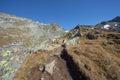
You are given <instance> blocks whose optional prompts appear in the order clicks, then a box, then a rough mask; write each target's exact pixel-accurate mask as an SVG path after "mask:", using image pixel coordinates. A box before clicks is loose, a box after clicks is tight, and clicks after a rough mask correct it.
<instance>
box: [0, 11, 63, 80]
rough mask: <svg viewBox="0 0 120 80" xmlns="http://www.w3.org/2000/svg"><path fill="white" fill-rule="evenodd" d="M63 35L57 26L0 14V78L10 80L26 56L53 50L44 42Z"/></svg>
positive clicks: (61, 29)
mask: <svg viewBox="0 0 120 80" xmlns="http://www.w3.org/2000/svg"><path fill="white" fill-rule="evenodd" d="M64 33H65V30H64V29H63V28H61V27H60V26H59V25H58V24H43V23H39V22H34V21H32V20H30V19H26V18H21V17H16V16H13V15H9V14H5V13H0V76H1V77H0V78H4V80H8V79H10V80H11V78H12V77H13V76H14V74H13V72H15V70H16V69H18V68H19V67H20V65H21V64H22V62H23V61H24V59H25V57H26V56H27V55H28V54H30V53H32V52H34V51H37V50H38V49H52V48H54V46H50V45H48V44H46V42H49V41H51V40H52V39H53V38H56V37H59V36H61V35H63V34H64ZM8 75H9V77H7V78H5V77H6V76H8Z"/></svg>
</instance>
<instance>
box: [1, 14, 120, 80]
mask: <svg viewBox="0 0 120 80" xmlns="http://www.w3.org/2000/svg"><path fill="white" fill-rule="evenodd" d="M117 20H118V18H117ZM114 21H116V19H113V20H112V21H111V20H110V21H108V22H107V24H108V23H111V22H112V23H113V22H114ZM118 21H119V20H118ZM99 25H101V24H98V25H97V26H96V27H95V28H94V26H87V25H77V26H76V27H75V28H74V29H72V30H70V31H68V32H66V33H65V30H63V29H62V28H61V27H60V26H59V25H57V24H43V23H38V22H33V21H32V20H29V19H26V18H20V17H16V16H11V15H8V14H4V13H0V80H120V54H119V53H120V33H119V32H118V31H113V30H104V29H101V28H102V27H103V26H104V25H102V26H99Z"/></svg>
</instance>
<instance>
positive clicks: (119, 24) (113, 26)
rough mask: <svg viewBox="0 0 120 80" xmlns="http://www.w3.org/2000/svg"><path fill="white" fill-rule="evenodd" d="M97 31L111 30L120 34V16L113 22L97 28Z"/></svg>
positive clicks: (100, 24)
mask: <svg viewBox="0 0 120 80" xmlns="http://www.w3.org/2000/svg"><path fill="white" fill-rule="evenodd" d="M95 27H96V28H97V29H103V30H110V31H117V32H120V16H117V17H115V18H113V19H112V20H108V21H103V22H101V23H99V24H97V25H96V26H95Z"/></svg>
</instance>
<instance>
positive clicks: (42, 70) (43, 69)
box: [39, 64, 45, 72]
mask: <svg viewBox="0 0 120 80" xmlns="http://www.w3.org/2000/svg"><path fill="white" fill-rule="evenodd" d="M39 70H40V71H41V72H44V71H45V65H43V64H41V65H40V66H39Z"/></svg>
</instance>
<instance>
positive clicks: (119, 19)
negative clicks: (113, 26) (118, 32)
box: [109, 16, 120, 22]
mask: <svg viewBox="0 0 120 80" xmlns="http://www.w3.org/2000/svg"><path fill="white" fill-rule="evenodd" d="M109 22H120V16H116V17H115V18H113V19H112V20H110V21H109Z"/></svg>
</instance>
